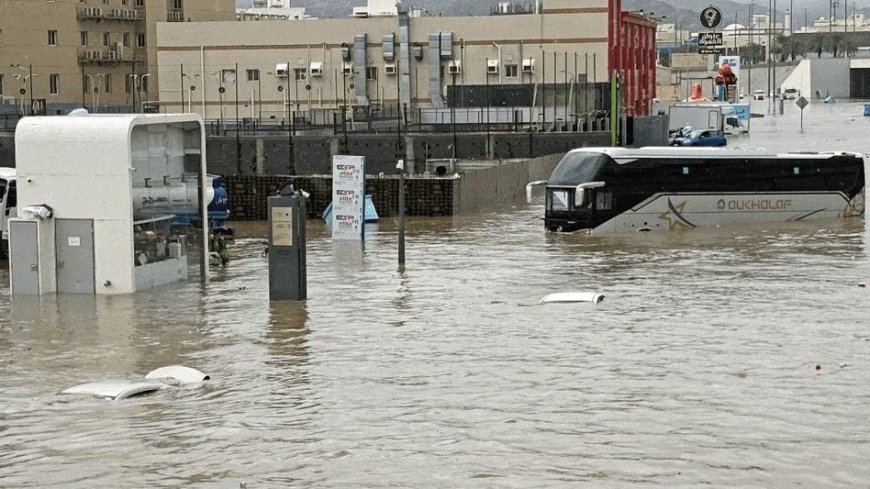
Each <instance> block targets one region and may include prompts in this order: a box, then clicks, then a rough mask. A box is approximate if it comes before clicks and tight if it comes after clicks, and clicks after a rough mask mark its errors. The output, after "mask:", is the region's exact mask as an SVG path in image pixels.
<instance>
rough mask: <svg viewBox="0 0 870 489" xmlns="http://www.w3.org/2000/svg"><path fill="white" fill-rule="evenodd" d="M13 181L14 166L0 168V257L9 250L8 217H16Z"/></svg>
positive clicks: (15, 197)
mask: <svg viewBox="0 0 870 489" xmlns="http://www.w3.org/2000/svg"><path fill="white" fill-rule="evenodd" d="M15 182H16V180H15V169H14V168H0V258H5V257H6V255H7V252H8V250H9V218H12V217H18V213H17V210H16V208H15V207H16V205H17V200H18V198H17V192H16V189H15V185H16V183H15Z"/></svg>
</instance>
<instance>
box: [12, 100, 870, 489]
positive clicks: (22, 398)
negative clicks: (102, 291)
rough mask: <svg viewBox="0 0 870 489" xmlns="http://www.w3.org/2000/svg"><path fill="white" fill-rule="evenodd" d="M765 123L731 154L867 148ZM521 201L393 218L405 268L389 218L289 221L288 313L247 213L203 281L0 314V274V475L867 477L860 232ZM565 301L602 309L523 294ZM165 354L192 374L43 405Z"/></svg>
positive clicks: (866, 292) (368, 479) (257, 483)
mask: <svg viewBox="0 0 870 489" xmlns="http://www.w3.org/2000/svg"><path fill="white" fill-rule="evenodd" d="M785 108H786V114H785V115H783V116H777V117H773V116H766V117H765V118H763V119H754V120H753V126H752V130H753V133H752V135H751V136H748V137H746V136H743V137H739V138H732V139H731V144H733V145H743V146H764V147H767V148H769V149H775V150H781V149H789V150H801V149H804V150H822V149H832V150H833V149H842V150H853V151H864V152H870V140H868V139H867V138H866V137H865V135H866V134H867V133H868V132H867V131H868V130H870V118H868V119H867V120H865V119H864V118H863V117H861V114H860V111H859V109H860V105H859V104H846V103H841V104H837V105H822V104H816V103H814V104H812V105H811V106H810V107H809V108H807V110H806V111H805V114H804V117H805V119H804V124H805V132H804V134H803V135H801V134H800V133H799V125H798V124H797V122H796V121H797V120H798V114H799V112H797V111H796V110H794V111H790V109H792V108H794V107H792V106H791V105H790V102H788V101H787V102H786V107H785ZM763 109H764V107H762V108H761V110H763ZM794 109H796V108H794ZM753 111H756V112H757V111H758V110H757V109H756V108H755V107H754V108H753ZM542 212H543V206H542V205H541V203H540V202H538V203H534V204H532V205H529V206H526V205H520V206H517V207H516V208H511V209H505V210H504V212H500V213H493V214H483V215H476V216H468V217H461V218H452V219H441V218H439V219H430V218H426V219H414V220H411V222H410V224H409V229H408V235H407V268H406V269H405V270H404V271H402V272H400V271H398V268H397V265H396V243H397V234H396V226H395V223H394V222H393V221H392V220H384V222H382V223H380V224H379V225H378V226H377V228H376V229H372V230H371V231H372V233H371V234H370V235H369V237H368V239H367V241H366V246H365V250H364V251H362V250H359V249H355V248H353V247H335V246H334V245H333V243H332V242H331V240H330V239H329V238H328V235H327V234H326V230H325V228H324V225H323V223H321V222H319V221H310V222H309V223H308V278H309V283H308V295H309V299H308V300H307V301H306V302H304V303H293V302H286V303H270V302H269V300H268V279H267V259H266V258H265V257H264V256H263V255H262V251H263V248H264V239H263V235H264V232H265V226H263V224H262V223H253V224H251V223H243V224H240V225H239V234H240V237H239V239H237V240H236V241H235V242H234V243H232V244H231V245H230V248H229V250H230V255H231V262H230V264H229V265H228V267H227V268H226V269H224V270H217V271H213V272H212V274H211V282H210V283H209V284H208V285H206V286H201V285H200V284H199V283H195V282H194V283H187V284H180V285H175V286H169V287H163V288H160V289H158V290H154V291H150V292H145V293H139V294H136V295H132V296H119V297H97V298H93V297H69V296H60V297H56V296H48V297H43V298H41V299H37V300H34V299H28V300H25V299H20V298H15V299H12V298H10V296H9V289H8V272H7V268H6V264H5V263H4V264H2V267H0V365H2V368H0V486H2V487H15V488H24V487H65V488H93V487H167V488H170V487H171V488H175V487H189V488H237V487H239V485H240V483H242V482H244V483H246V484H247V487H248V488H250V489H255V488H265V487H300V488H347V487H372V488H386V487H402V488H405V487H414V488H418V487H432V488H443V487H468V488H479V487H522V488H530V487H576V486H578V485H579V486H586V487H619V488H622V487H640V486H653V487H675V486H683V487H697V486H701V485H711V486H713V487H723V486H728V487H795V486H800V485H803V486H807V487H856V486H862V485H865V484H866V481H867V480H870V465H868V464H867V460H870V416H868V409H870V408H868V406H870V327H868V325H870V300H868V299H870V289H867V288H862V287H859V283H863V282H867V281H868V279H870V233H868V231H867V229H866V228H865V226H864V223H863V221H858V222H854V221H852V222H847V223H826V224H824V225H819V224H817V223H816V224H812V223H802V224H789V225H777V226H765V227H755V228H748V229H728V230H725V229H722V230H709V231H703V230H700V231H693V232H688V233H679V234H671V235H665V236H656V235H651V234H644V235H638V236H635V235H629V236H617V237H590V236H574V235H568V236H564V235H551V234H546V233H545V232H544V230H543V224H542V222H541V221H540V220H538V219H537V218H538V217H539V216H541V214H542ZM561 291H594V292H599V293H602V294H604V295H605V299H604V301H603V302H601V303H600V304H597V305H593V304H588V303H586V304H550V305H538V304H537V301H538V300H539V299H540V298H541V297H543V296H544V295H546V294H548V293H551V292H561ZM173 364H182V365H187V366H191V367H195V368H198V369H200V370H202V371H204V372H206V373H208V374H209V375H210V376H211V378H212V380H210V381H208V382H206V383H204V384H203V385H201V386H199V387H196V388H181V387H173V388H167V389H164V390H162V391H159V392H157V393H155V394H152V395H148V396H142V397H136V398H129V399H125V400H123V401H106V400H101V399H96V398H86V397H84V398H83V397H70V396H61V395H58V392H59V391H61V390H63V389H65V388H67V387H70V386H72V385H75V384H78V383H82V382H87V381H95V380H104V379H117V378H123V379H132V380H136V379H141V378H142V376H143V375H144V374H145V373H146V372H148V371H149V370H151V369H154V368H157V367H160V366H165V365H173Z"/></svg>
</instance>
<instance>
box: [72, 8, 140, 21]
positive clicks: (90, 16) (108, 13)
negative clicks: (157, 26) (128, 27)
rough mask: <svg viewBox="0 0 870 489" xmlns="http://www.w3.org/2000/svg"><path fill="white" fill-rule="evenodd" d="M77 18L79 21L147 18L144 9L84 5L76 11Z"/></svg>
mask: <svg viewBox="0 0 870 489" xmlns="http://www.w3.org/2000/svg"><path fill="white" fill-rule="evenodd" d="M76 18H77V19H78V20H79V21H88V20H94V21H101V20H113V21H119V20H120V21H127V22H136V21H140V20H145V12H144V11H143V10H134V9H118V8H111V9H110V8H105V9H104V8H100V7H84V8H80V9H78V10H77V11H76Z"/></svg>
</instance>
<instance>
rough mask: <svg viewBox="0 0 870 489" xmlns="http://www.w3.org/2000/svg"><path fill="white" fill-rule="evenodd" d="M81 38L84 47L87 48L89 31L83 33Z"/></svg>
mask: <svg viewBox="0 0 870 489" xmlns="http://www.w3.org/2000/svg"><path fill="white" fill-rule="evenodd" d="M81 38H82V46H87V45H88V31H82V32H81Z"/></svg>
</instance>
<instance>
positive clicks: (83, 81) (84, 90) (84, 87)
mask: <svg viewBox="0 0 870 489" xmlns="http://www.w3.org/2000/svg"><path fill="white" fill-rule="evenodd" d="M81 71H82V108H83V109H87V108H88V105H87V103H85V93H87V91H88V85H87V83H85V65H84V64H83V65H82V67H81Z"/></svg>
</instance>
